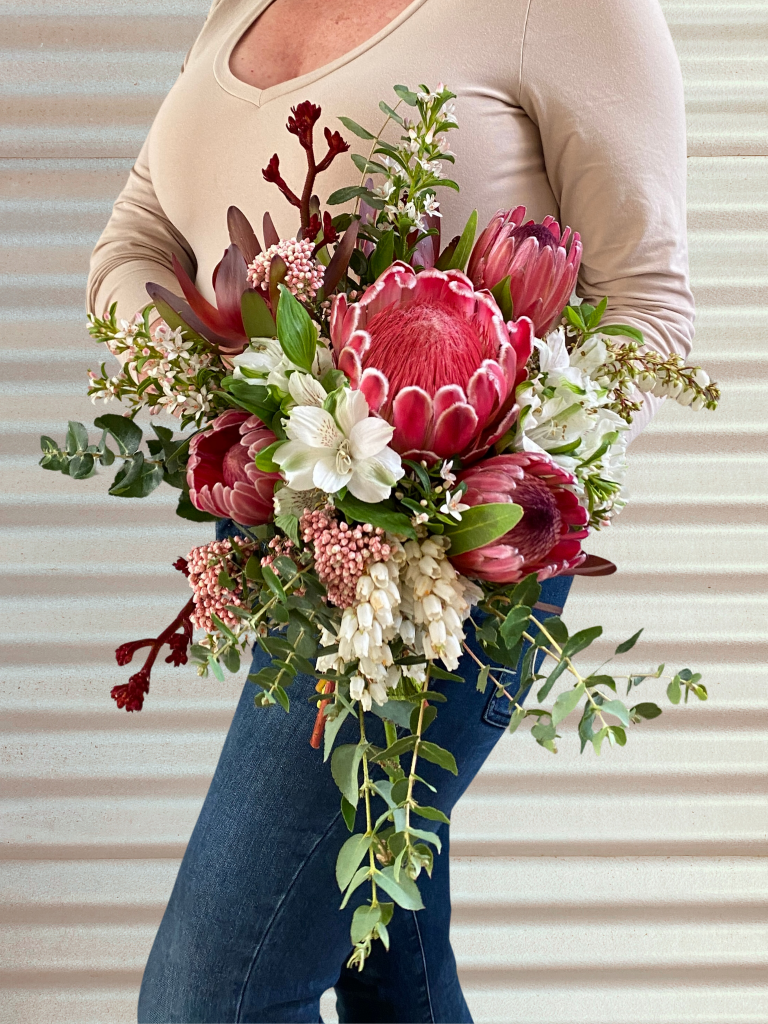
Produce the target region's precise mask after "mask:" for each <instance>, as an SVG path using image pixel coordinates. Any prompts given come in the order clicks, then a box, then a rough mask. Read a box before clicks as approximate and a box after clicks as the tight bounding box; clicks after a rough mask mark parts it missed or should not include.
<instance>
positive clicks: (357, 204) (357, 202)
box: [353, 100, 403, 217]
mask: <svg viewBox="0 0 768 1024" xmlns="http://www.w3.org/2000/svg"><path fill="white" fill-rule="evenodd" d="M402 102H403V101H402V100H398V101H397V103H396V104H395V105H394V107H393V108H392V110H393V111H394V112H395V113H397V108H398V107H399V106H400V104H401V103H402ZM391 120H392V114H387V118H386V120H385V122H384V124H383V125H382V126H381V128H379V130H378V133H377V134H376V136H375V138H374V140H373V142H372V143H371V148H370V150H369V152H368V156H367V158H366V161H365V163H366V166H367V165H368V164H369V163H370V162H371V160H372V159H373V151H374V150H375V149H376V147H377V146H378V144H379V140H380V139H381V136H382V135H383V134H384V129H385V128H386V127H387V125H388V124H389V122H390V121H391ZM367 174H368V172H367V171H363V172H362V174H361V176H360V188H362V187H363V186H364V185H365V178H366V175H367ZM361 198H362V196H358V197H357V199H356V200H355V210H354V213H353V216H355V217H356V216H357V215H358V211H359V209H360V200H361Z"/></svg>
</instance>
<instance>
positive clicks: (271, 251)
mask: <svg viewBox="0 0 768 1024" xmlns="http://www.w3.org/2000/svg"><path fill="white" fill-rule="evenodd" d="M313 249H314V244H313V243H312V242H311V241H310V240H309V239H308V238H304V239H302V240H301V241H300V242H297V241H296V239H295V238H284V239H283V240H282V241H280V242H278V243H277V245H270V247H269V248H268V249H266V250H265V251H264V252H260V253H259V255H258V256H257V257H256V258H255V259H254V261H253V263H251V264H250V265H249V267H248V282H249V284H251V285H252V286H253V287H254V288H260V287H261V286H262V285H266V284H268V282H269V269H270V266H271V264H272V259H273V258H274V257H275V256H280V257H281V259H282V260H284V262H285V265H286V267H287V268H288V271H287V273H286V275H285V278H284V279H283V284H284V285H285V286H286V288H287V289H288V290H289V291H290V292H292V293H293V294H294V295H295V296H296V298H297V299H310V300H312V299H314V297H315V295H317V292H318V290H319V289H320V287H321V286H322V283H323V274H324V268H323V265H322V263H320V261H319V260H316V259H315V258H314V256H313V255H312V251H313Z"/></svg>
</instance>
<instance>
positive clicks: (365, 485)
mask: <svg viewBox="0 0 768 1024" xmlns="http://www.w3.org/2000/svg"><path fill="white" fill-rule="evenodd" d="M285 432H286V434H287V435H288V438H289V440H288V441H287V442H286V443H285V444H284V445H281V447H280V448H278V449H277V451H276V452H275V455H274V460H275V462H276V463H277V464H278V465H279V466H280V469H281V470H282V472H283V474H284V476H285V479H286V482H287V483H288V486H289V487H293V488H295V489H296V490H308V489H310V488H312V487H319V488H321V489H322V490H323V491H325V492H326V494H335V493H336V492H337V491H339V490H341V488H342V487H348V488H349V490H350V492H351V493H352V494H354V496H355V497H356V498H359V499H360V500H361V501H368V502H378V501H384V499H385V498H388V497H389V494H390V491H391V490H392V488H393V487H394V485H395V483H396V482H397V481H398V480H399V479H400V478H401V477H402V476H403V466H402V463H401V461H400V456H399V455H398V454H397V453H396V452H394V451H393V450H392V449H391V448H389V447H388V444H389V442H390V441H391V440H392V434H393V433H394V428H393V427H391V426H390V425H389V424H388V423H386V422H385V421H384V420H382V419H379V418H378V417H377V416H370V415H369V409H368V403H367V402H366V400H365V395H364V394H363V393H362V391H351V390H349V389H346V388H345V389H344V390H342V391H341V392H339V395H338V399H337V402H336V409H335V412H334V414H333V415H331V413H330V412H328V410H327V409H321V408H318V407H317V406H308V405H297V406H296V408H295V409H292V410H291V413H290V415H289V416H288V419H287V420H286V421H285Z"/></svg>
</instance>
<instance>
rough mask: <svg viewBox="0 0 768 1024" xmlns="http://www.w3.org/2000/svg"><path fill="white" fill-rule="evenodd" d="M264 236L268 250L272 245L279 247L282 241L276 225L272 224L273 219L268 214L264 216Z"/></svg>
mask: <svg viewBox="0 0 768 1024" xmlns="http://www.w3.org/2000/svg"><path fill="white" fill-rule="evenodd" d="M262 234H263V235H264V245H265V246H266V247H267V249H268V248H269V247H270V245H277V243H278V242H279V241H280V235H278V233H277V230H276V228H275V225H274V224H273V223H272V218H271V217H270V215H269V214H268V213H265V214H264V228H263V231H262Z"/></svg>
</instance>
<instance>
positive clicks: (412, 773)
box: [405, 662, 431, 851]
mask: <svg viewBox="0 0 768 1024" xmlns="http://www.w3.org/2000/svg"><path fill="white" fill-rule="evenodd" d="M430 667H431V663H430V662H427V670H426V673H425V675H424V682H423V683H422V685H421V691H422V693H426V692H427V690H428V689H429V670H430ZM426 707H427V701H426V700H422V701H421V703H420V705H419V718H418V722H417V724H416V742H415V744H414V746H413V753H412V754H411V767H410V769H409V772H408V791H407V793H406V797H405V843H406V846H407V847H408V849H409V851H410V848H411V847H412V846H413V843H412V841H411V808H412V807H413V805H414V803H415V801H414V799H413V787H414V784H415V782H416V763H417V761H418V759H419V747H420V746H421V734H422V729H423V727H424V709H425V708H426Z"/></svg>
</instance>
